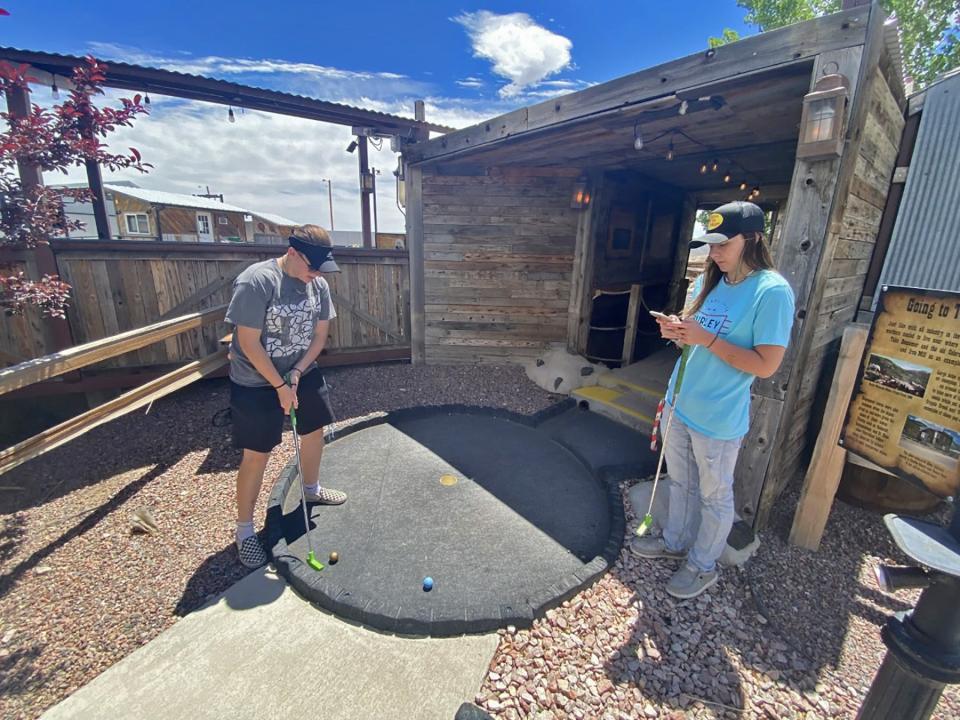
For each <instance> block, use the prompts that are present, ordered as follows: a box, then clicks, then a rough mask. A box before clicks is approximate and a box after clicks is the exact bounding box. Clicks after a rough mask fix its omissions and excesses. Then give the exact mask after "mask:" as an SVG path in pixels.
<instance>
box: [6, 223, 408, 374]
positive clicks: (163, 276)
mask: <svg viewBox="0 0 960 720" xmlns="http://www.w3.org/2000/svg"><path fill="white" fill-rule="evenodd" d="M51 249H52V250H53V255H54V259H55V263H56V269H57V271H58V272H59V273H60V275H61V277H62V278H63V280H64V281H65V282H67V283H69V284H70V285H71V286H72V287H73V290H72V296H71V302H70V307H69V309H68V311H67V323H68V326H69V333H70V339H71V344H73V345H80V344H84V343H90V342H94V341H97V340H101V339H103V338H108V337H111V336H114V335H117V334H119V333H124V332H127V331H130V330H134V329H137V328H143V327H145V326H147V325H150V324H152V323H157V322H159V321H161V320H165V319H169V318H172V317H176V316H178V315H184V314H186V313H189V312H193V311H197V310H204V309H209V308H212V307H216V306H218V305H223V304H225V303H227V302H229V299H230V293H231V287H232V283H233V280H234V278H235V277H236V276H237V275H238V274H239V273H240V272H241V271H242V270H243V269H244V268H246V267H247V266H248V265H250V264H251V263H254V262H257V261H259V260H265V259H267V258H271V257H276V256H278V255H279V254H280V253H282V252H283V250H284V248H283V247H280V246H276V245H224V244H216V245H205V244H199V243H196V244H194V243H169V242H132V241H127V242H101V241H84V240H58V241H54V242H53V243H51ZM334 255H335V257H336V259H337V263H338V264H339V265H340V267H341V269H342V272H340V273H335V274H331V275H329V276H327V279H328V281H329V283H330V288H331V290H332V292H333V300H334V304H335V306H336V308H337V312H338V317H337V320H336V321H335V322H333V323H332V324H331V335H330V338H329V340H328V342H327V349H328V351H329V353H330V355H332V356H336V355H340V356H350V357H351V359H352V360H353V361H358V360H360V361H362V360H363V359H364V358H368V359H370V360H376V359H394V358H403V357H409V347H410V343H409V337H410V333H409V330H408V327H409V317H408V308H409V302H408V298H409V264H408V258H407V253H406V250H373V249H361V248H335V249H334ZM18 270H23V271H24V272H25V273H26V274H27V275H28V276H29V277H32V278H38V277H39V276H40V271H39V269H38V265H37V262H36V259H35V256H34V253H33V251H11V250H3V251H0V271H3V272H7V273H9V272H16V271H18ZM50 326H51V323H50V321H45V320H43V319H41V318H40V317H39V315H38V314H37V313H35V312H33V311H28V312H27V313H26V314H24V315H22V316H12V317H0V348H2V350H3V354H2V355H0V363H3V364H12V363H16V362H21V361H23V360H27V359H30V358H35V357H39V356H42V355H47V354H49V353H52V352H56V351H58V350H63V349H64V347H63V345H62V344H60V345H59V346H58V343H57V341H56V338H55V333H53V332H51V328H50ZM225 332H226V328H225V326H223V325H222V323H221V324H215V323H210V324H205V325H200V326H196V327H194V328H192V329H190V330H187V331H185V332H183V333H180V334H173V335H169V336H166V337H165V338H164V340H163V341H162V342H157V343H154V344H152V345H144V346H139V347H138V348H137V349H135V350H132V351H129V352H127V353H126V354H124V355H123V356H122V357H116V356H115V355H112V356H110V359H108V360H105V361H104V366H105V367H114V368H116V367H124V368H131V367H150V366H164V365H170V364H178V363H183V362H189V361H194V360H198V359H200V358H202V357H205V356H206V355H209V354H211V353H213V352H215V351H217V349H218V346H219V342H220V339H221V338H222V337H223V335H224V333H225ZM330 359H331V360H333V358H330ZM330 364H333V363H332V362H331V363H330Z"/></svg>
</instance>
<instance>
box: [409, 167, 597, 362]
mask: <svg viewBox="0 0 960 720" xmlns="http://www.w3.org/2000/svg"><path fill="white" fill-rule="evenodd" d="M572 182H573V181H572V179H571V177H566V176H561V177H557V176H556V173H555V172H554V173H551V175H550V176H547V177H541V176H537V175H536V173H530V174H525V173H512V174H505V175H501V174H495V173H491V174H490V175H479V176H466V175H464V176H448V175H444V176H440V175H427V174H426V173H424V176H423V235H424V253H423V254H424V288H425V337H426V356H427V362H511V361H512V362H518V361H522V360H523V359H525V358H531V357H535V356H536V355H538V354H540V353H541V352H542V351H543V349H544V348H545V347H546V346H547V345H548V344H550V343H563V344H566V341H567V309H568V305H569V298H570V290H571V278H572V273H573V254H574V246H575V243H576V235H577V223H578V221H579V213H578V212H577V211H576V210H571V209H570V192H571V190H572V187H573V185H572Z"/></svg>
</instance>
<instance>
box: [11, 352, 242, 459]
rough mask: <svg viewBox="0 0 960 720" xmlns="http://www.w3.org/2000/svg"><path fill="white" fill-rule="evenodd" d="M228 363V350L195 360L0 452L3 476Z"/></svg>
mask: <svg viewBox="0 0 960 720" xmlns="http://www.w3.org/2000/svg"><path fill="white" fill-rule="evenodd" d="M226 363H227V349H226V348H224V349H223V350H219V351H217V352H215V353H213V354H212V355H208V356H207V357H205V358H203V359H202V360H196V361H194V362H192V363H188V364H187V365H184V366H183V367H180V368H177V369H176V370H174V371H173V372H170V373H167V374H166V375H163V376H161V377H158V378H157V379H156V380H152V381H151V382H148V383H145V384H143V385H141V386H140V387H137V388H134V389H133V390H130V391H129V392H126V393H124V394H123V395H120V396H119V397H116V398H114V399H113V400H109V401H108V402H105V403H104V404H103V405H99V406H97V407H95V408H93V409H92V410H88V411H87V412H85V413H83V414H82V415H77V416H76V417H74V418H70V419H69V420H67V421H66V422H63V423H60V424H59V425H57V426H56V427H52V428H50V429H48V430H44V431H43V432H41V433H38V434H37V435H34V436H33V437H31V438H28V439H26V440H24V441H23V442H21V443H18V444H16V445H14V446H12V447H9V448H7V449H6V450H3V451H0V475H2V474H3V473H5V472H7V471H8V470H12V469H13V468H15V467H16V466H17V465H21V464H22V463H25V462H26V461H27V460H31V459H32V458H35V457H37V456H38V455H42V454H43V453H45V452H48V451H49V450H53V449H54V448H55V447H58V446H60V445H63V444H64V443H65V442H69V441H70V440H72V439H73V438H75V437H78V436H80V435H82V434H83V433H85V432H87V431H88V430H92V429H93V428H95V427H97V426H98V425H102V424H103V423H105V422H109V421H110V420H113V419H114V418H118V417H120V416H121V415H126V414H127V413H129V412H132V411H133V410H136V409H137V408H139V407H143V406H144V405H147V404H149V403H151V402H153V401H154V400H157V399H158V398H161V397H163V396H164V395H169V394H170V393H172V392H174V391H175V390H179V389H180V388H182V387H185V386H186V385H189V384H190V383H192V382H194V381H195V380H199V379H200V378H202V377H206V376H207V375H209V374H211V373H213V372H216V371H217V370H218V369H219V368H220V367H222V366H223V365H225V364H226Z"/></svg>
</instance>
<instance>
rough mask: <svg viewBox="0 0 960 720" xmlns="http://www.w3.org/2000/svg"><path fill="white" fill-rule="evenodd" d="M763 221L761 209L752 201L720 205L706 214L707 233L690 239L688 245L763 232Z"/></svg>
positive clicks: (712, 243)
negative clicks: (741, 234)
mask: <svg viewBox="0 0 960 720" xmlns="http://www.w3.org/2000/svg"><path fill="white" fill-rule="evenodd" d="M763 221H764V218H763V210H761V209H760V206H759V205H754V204H753V203H752V202H746V201H744V200H738V201H736V202H732V203H727V204H726V205H721V206H720V207H718V208H717V209H716V210H714V211H713V212H711V213H710V214H709V215H708V216H707V234H706V235H701V236H700V237H698V238H696V239H694V240H691V241H690V247H692V248H698V247H703V246H704V245H714V244H716V243H725V242H726V241H727V240H729V239H730V238H732V237H735V236H737V235H739V234H740V233H749V232H763Z"/></svg>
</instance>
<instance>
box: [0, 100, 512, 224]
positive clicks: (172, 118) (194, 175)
mask: <svg viewBox="0 0 960 720" xmlns="http://www.w3.org/2000/svg"><path fill="white" fill-rule="evenodd" d="M33 94H34V97H33V101H34V102H37V103H38V104H40V105H43V106H49V105H51V104H52V103H53V102H54V101H53V99H52V98H51V97H50V91H49V89H48V88H44V87H40V88H35V89H34V93H33ZM130 95H132V93H130V92H126V91H119V90H112V89H108V90H107V91H106V92H105V95H104V96H102V97H101V99H100V100H98V105H100V106H109V105H113V106H115V105H117V99H118V98H119V97H129V96H130ZM425 102H426V113H427V117H428V118H429V119H430V120H431V121H433V122H436V123H439V124H443V125H448V126H451V127H465V126H467V125H472V124H474V123H477V122H480V121H481V120H484V119H487V118H489V117H492V116H494V115H497V114H498V113H499V112H501V111H502V109H501V108H499V107H490V106H487V107H484V106H481V105H479V104H478V103H473V104H471V103H465V102H462V101H459V100H454V99H449V98H427V99H426V101H425ZM350 104H352V105H356V106H358V107H364V108H368V109H372V110H380V111H383V112H389V113H394V114H397V113H398V112H400V111H401V110H404V109H405V108H406V107H412V104H413V101H412V99H410V100H409V101H397V102H395V103H389V102H386V101H382V100H373V99H371V98H365V97H357V98H353V99H351V102H350ZM2 105H3V102H2V97H0V106H2ZM234 112H235V117H236V122H233V123H231V122H229V121H228V119H227V108H226V107H224V106H222V105H212V104H209V103H200V102H194V101H187V100H181V99H178V98H170V97H164V96H159V95H155V94H154V95H152V96H151V112H150V115H148V116H140V117H138V118H137V119H136V120H135V121H134V125H133V127H121V128H118V129H117V130H116V132H114V133H112V134H111V135H109V136H108V138H107V144H108V147H109V148H110V149H111V151H112V152H117V153H124V154H126V153H127V152H128V148H129V147H131V146H132V147H136V148H137V149H138V150H139V151H140V152H141V154H142V155H143V159H144V161H145V162H148V163H151V164H153V166H154V167H153V169H152V170H151V171H150V172H149V173H147V174H145V175H144V174H140V173H137V172H133V171H129V170H124V171H118V172H110V171H109V170H107V169H106V168H104V169H103V176H104V180H106V181H108V182H109V181H116V180H130V181H132V182H134V183H136V184H137V185H139V186H141V187H144V188H150V189H153V190H164V191H167V192H176V193H184V194H192V193H198V192H205V191H206V187H207V186H209V187H210V191H211V192H214V193H222V194H223V196H224V200H225V201H226V202H227V203H230V204H232V205H239V206H241V207H244V208H246V209H249V210H252V211H258V212H267V213H276V214H278V215H283V216H285V217H289V218H291V219H293V220H296V221H298V222H302V223H307V222H313V223H317V224H319V225H322V226H324V227H329V225H330V215H329V205H328V199H327V185H326V183H324V182H321V178H330V179H331V180H332V181H333V206H334V208H333V209H334V226H335V227H336V229H338V230H359V229H360V192H359V188H358V185H359V182H358V165H357V155H356V153H353V154H350V153H347V152H346V147H347V145H348V144H349V143H350V141H351V139H353V136H352V134H351V132H350V128H349V127H345V126H342V125H332V124H329V123H320V122H315V121H311V120H304V119H300V118H294V117H289V116H286V115H274V114H270V113H264V112H259V111H251V110H248V111H245V112H240V111H239V110H237V109H235V110H234ZM369 163H370V165H371V167H375V168H377V169H379V170H380V175H379V176H378V177H377V215H378V227H379V229H380V230H381V231H382V232H403V231H404V217H403V215H402V213H401V212H400V211H399V209H398V208H397V205H396V185H395V179H394V177H393V174H392V173H393V170H394V169H395V168H396V166H397V155H396V154H395V153H393V152H391V151H390V142H389V140H384V141H383V145H382V149H381V150H377V149H376V148H375V147H373V146H371V147H370V152H369ZM44 179H45V182H47V183H49V184H59V183H65V182H81V183H82V182H86V172H85V171H84V169H83V168H79V167H78V168H72V169H71V170H70V172H69V173H68V174H67V175H66V176H64V175H61V174H50V173H48V174H47V175H45V178H44Z"/></svg>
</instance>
